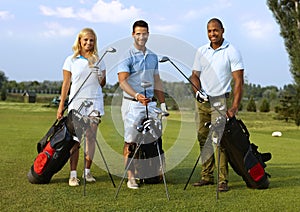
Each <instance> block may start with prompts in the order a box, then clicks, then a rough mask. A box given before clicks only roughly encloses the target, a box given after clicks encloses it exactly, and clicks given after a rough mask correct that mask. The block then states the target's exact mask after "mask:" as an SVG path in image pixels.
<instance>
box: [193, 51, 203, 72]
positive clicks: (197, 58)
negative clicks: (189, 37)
mask: <svg viewBox="0 0 300 212" xmlns="http://www.w3.org/2000/svg"><path fill="white" fill-rule="evenodd" d="M200 60H201V54H200V51H199V50H197V52H196V55H195V59H194V64H193V67H192V70H193V71H199V72H200V71H201V65H200Z"/></svg>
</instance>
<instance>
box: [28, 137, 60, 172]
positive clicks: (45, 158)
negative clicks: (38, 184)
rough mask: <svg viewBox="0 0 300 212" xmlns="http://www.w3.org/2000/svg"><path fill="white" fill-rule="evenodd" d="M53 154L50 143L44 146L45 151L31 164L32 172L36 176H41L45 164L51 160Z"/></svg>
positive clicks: (53, 150)
mask: <svg viewBox="0 0 300 212" xmlns="http://www.w3.org/2000/svg"><path fill="white" fill-rule="evenodd" d="M54 152H55V149H53V148H52V147H51V145H50V142H49V143H48V144H47V145H46V147H45V149H44V150H43V151H42V152H41V153H39V154H38V156H37V157H36V159H35V160H34V163H33V170H34V171H35V173H37V174H38V175H40V174H42V173H43V172H44V170H45V168H46V167H47V164H48V163H49V161H50V160H51V159H52V156H53V154H54Z"/></svg>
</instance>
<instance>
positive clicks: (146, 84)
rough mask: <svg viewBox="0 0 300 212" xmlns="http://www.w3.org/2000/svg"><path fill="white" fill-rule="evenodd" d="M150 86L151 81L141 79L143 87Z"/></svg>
mask: <svg viewBox="0 0 300 212" xmlns="http://www.w3.org/2000/svg"><path fill="white" fill-rule="evenodd" d="M151 86H152V83H151V82H147V81H143V82H142V83H141V87H143V88H149V87H151Z"/></svg>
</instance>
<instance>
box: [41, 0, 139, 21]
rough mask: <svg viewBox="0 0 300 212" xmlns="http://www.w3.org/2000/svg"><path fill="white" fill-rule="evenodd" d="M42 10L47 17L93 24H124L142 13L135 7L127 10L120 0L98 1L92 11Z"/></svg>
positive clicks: (42, 7) (45, 7)
mask: <svg viewBox="0 0 300 212" xmlns="http://www.w3.org/2000/svg"><path fill="white" fill-rule="evenodd" d="M40 10H41V12H42V13H43V14H44V15H46V16H56V17H59V18H76V19H83V20H86V21H89V22H93V23H100V22H105V23H118V22H124V21H128V20H131V19H134V18H137V17H139V15H140V13H141V11H140V9H138V8H135V7H134V6H130V7H128V8H125V6H124V5H123V4H122V3H120V1H119V0H113V1H112V2H110V3H106V2H104V1H103V0H98V2H97V3H96V4H94V5H93V7H92V8H90V9H86V8H79V9H74V8H72V7H65V8H62V7H57V8H55V9H52V8H50V7H47V6H40Z"/></svg>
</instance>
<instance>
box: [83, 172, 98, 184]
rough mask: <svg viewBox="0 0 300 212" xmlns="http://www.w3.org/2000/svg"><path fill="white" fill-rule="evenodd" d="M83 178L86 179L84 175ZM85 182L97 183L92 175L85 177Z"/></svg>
mask: <svg viewBox="0 0 300 212" xmlns="http://www.w3.org/2000/svg"><path fill="white" fill-rule="evenodd" d="M82 178H84V174H83V175H82ZM85 180H86V181H87V182H89V183H92V182H96V179H95V178H94V177H93V176H92V174H91V173H88V174H86V175H85Z"/></svg>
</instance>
